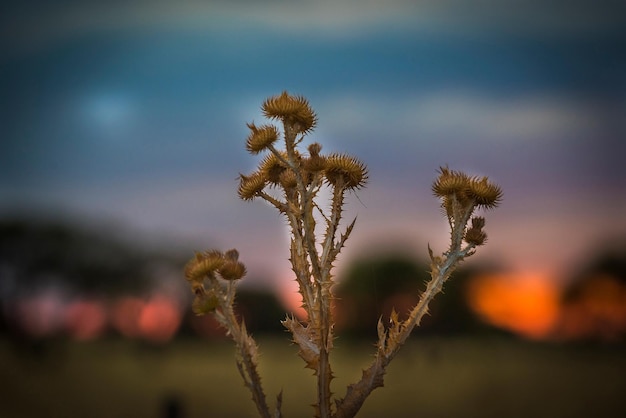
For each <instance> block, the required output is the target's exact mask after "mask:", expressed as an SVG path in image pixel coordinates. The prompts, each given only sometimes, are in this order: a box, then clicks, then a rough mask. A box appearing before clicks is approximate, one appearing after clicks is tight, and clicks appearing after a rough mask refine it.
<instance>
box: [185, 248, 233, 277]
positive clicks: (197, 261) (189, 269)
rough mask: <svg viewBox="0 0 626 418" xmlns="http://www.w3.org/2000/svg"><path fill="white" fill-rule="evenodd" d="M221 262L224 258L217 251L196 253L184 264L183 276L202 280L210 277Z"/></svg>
mask: <svg viewBox="0 0 626 418" xmlns="http://www.w3.org/2000/svg"><path fill="white" fill-rule="evenodd" d="M223 263H224V259H223V256H222V254H221V253H220V252H219V251H208V252H206V253H204V254H202V253H196V256H195V257H194V258H192V259H191V260H190V261H189V262H188V263H187V265H186V266H185V277H186V278H187V280H189V281H202V280H204V279H205V278H206V277H210V276H211V275H212V274H213V273H214V272H215V271H216V270H217V269H219V268H220V267H221V266H222V264H223Z"/></svg>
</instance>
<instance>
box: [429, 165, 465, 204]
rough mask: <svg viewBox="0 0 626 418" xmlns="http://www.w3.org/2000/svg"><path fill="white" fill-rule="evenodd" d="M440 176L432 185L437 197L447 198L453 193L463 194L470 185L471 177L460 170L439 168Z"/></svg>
mask: <svg viewBox="0 0 626 418" xmlns="http://www.w3.org/2000/svg"><path fill="white" fill-rule="evenodd" d="M439 171H440V174H439V177H437V179H436V180H435V181H434V183H433V185H432V191H433V193H434V194H435V196H437V197H441V198H445V197H449V196H451V195H457V196H459V195H462V194H464V193H465V192H466V190H467V188H468V187H469V183H470V179H469V177H468V176H467V175H466V174H464V173H461V172H459V171H453V170H450V169H448V168H447V167H441V168H440V169H439Z"/></svg>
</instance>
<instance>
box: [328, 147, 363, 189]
mask: <svg viewBox="0 0 626 418" xmlns="http://www.w3.org/2000/svg"><path fill="white" fill-rule="evenodd" d="M324 174H325V175H326V180H328V182H329V183H330V184H332V185H333V186H337V185H339V184H342V185H343V187H344V188H346V189H358V188H361V187H363V186H364V185H365V183H366V182H367V168H366V167H365V165H364V164H363V163H362V162H360V161H359V160H358V159H357V158H355V157H352V156H349V155H345V154H332V155H329V156H328V157H326V169H325V171H324Z"/></svg>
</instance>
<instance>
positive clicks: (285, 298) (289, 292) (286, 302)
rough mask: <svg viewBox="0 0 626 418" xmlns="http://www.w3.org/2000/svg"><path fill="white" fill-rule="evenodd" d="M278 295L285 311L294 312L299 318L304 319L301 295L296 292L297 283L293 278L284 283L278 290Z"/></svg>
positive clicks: (304, 312)
mask: <svg viewBox="0 0 626 418" xmlns="http://www.w3.org/2000/svg"><path fill="white" fill-rule="evenodd" d="M278 296H279V298H280V301H281V303H282V304H283V306H284V307H285V310H286V311H287V313H289V314H294V315H295V316H296V317H297V318H298V319H300V320H305V319H306V317H307V314H306V311H305V310H304V308H303V307H302V296H301V295H300V293H298V284H297V283H296V282H295V281H294V280H290V281H289V282H287V283H285V284H284V285H283V286H282V287H281V288H280V290H279V291H278Z"/></svg>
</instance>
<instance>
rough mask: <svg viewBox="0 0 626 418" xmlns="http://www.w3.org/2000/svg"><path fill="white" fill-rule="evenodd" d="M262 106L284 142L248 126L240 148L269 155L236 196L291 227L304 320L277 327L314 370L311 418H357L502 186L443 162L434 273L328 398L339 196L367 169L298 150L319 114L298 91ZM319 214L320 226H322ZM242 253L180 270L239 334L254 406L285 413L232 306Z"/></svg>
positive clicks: (203, 308)
mask: <svg viewBox="0 0 626 418" xmlns="http://www.w3.org/2000/svg"><path fill="white" fill-rule="evenodd" d="M262 110H263V114H264V115H265V116H266V117H267V118H269V119H271V120H274V121H278V122H281V124H282V139H283V141H282V144H283V145H284V148H283V147H281V148H277V146H276V144H277V143H278V142H279V139H280V137H281V131H280V130H279V129H278V128H277V127H276V126H275V125H272V124H268V125H262V126H256V125H255V124H253V123H250V124H248V128H249V129H250V134H249V136H248V138H247V140H246V149H247V150H248V151H249V152H250V153H251V154H259V153H264V154H265V156H264V158H263V159H262V160H261V162H260V163H259V165H258V167H257V170H256V171H254V172H253V173H250V174H247V175H243V174H241V175H240V179H239V188H238V194H239V197H240V198H241V199H243V200H254V199H262V200H265V201H267V202H269V203H270V204H271V205H272V206H274V207H275V208H276V209H277V210H278V211H279V212H280V213H281V214H283V215H284V216H285V218H286V220H287V223H288V225H289V228H290V233H291V244H290V259H289V260H290V262H291V266H292V269H293V272H294V274H295V280H296V281H297V283H298V287H299V292H300V295H301V296H302V307H303V308H304V310H305V311H306V313H307V320H306V321H305V322H302V321H300V320H298V319H296V318H295V317H294V316H288V317H287V318H286V319H285V320H284V321H283V325H284V326H285V328H287V329H288V330H289V331H290V332H291V334H292V337H293V341H294V342H295V343H296V344H297V345H298V347H299V355H300V357H301V358H302V359H303V360H304V362H305V366H306V367H308V368H310V369H312V370H313V371H314V375H315V376H316V378H317V399H316V402H315V404H314V408H315V416H316V417H323V418H328V417H333V418H344V417H354V416H355V415H356V413H357V412H358V411H359V409H360V408H361V406H362V405H363V402H364V401H365V399H366V398H367V397H368V396H369V394H370V393H371V392H372V391H373V390H374V389H376V388H377V387H380V386H382V385H383V379H384V375H385V372H386V369H387V366H388V365H389V363H390V362H391V360H393V358H394V357H395V355H396V354H397V353H398V351H399V350H400V348H401V347H402V345H403V344H404V343H405V342H406V340H407V338H408V337H409V335H410V334H411V332H412V330H413V329H414V328H415V327H416V326H417V325H419V323H420V321H421V319H422V317H423V316H424V315H425V314H426V313H427V312H428V305H429V303H430V301H431V300H432V299H433V297H434V296H435V295H436V294H437V293H439V292H440V291H441V290H442V286H443V284H444V283H445V281H446V280H447V279H448V278H449V277H450V275H451V274H452V272H453V271H454V269H455V268H456V267H457V266H458V264H459V263H460V262H461V261H462V260H463V259H465V258H466V257H469V256H470V255H472V254H474V252H475V251H476V247H478V246H480V245H483V244H484V243H485V242H486V239H487V235H486V233H485V231H484V229H483V228H484V226H485V219H484V218H483V217H478V216H473V215H474V213H475V211H476V209H479V208H484V209H490V208H494V207H496V206H497V205H498V203H499V202H500V200H501V198H502V191H501V190H500V188H499V187H498V186H496V185H495V184H493V183H491V182H490V181H489V179H488V178H486V177H470V176H468V175H466V174H464V173H461V172H458V171H453V170H450V169H448V168H441V169H440V173H439V176H438V178H437V179H436V180H435V182H434V183H433V186H432V191H433V193H434V194H435V196H437V197H438V198H440V199H441V206H442V208H443V211H444V213H445V215H446V217H447V218H448V222H449V224H450V232H451V235H450V247H449V248H448V250H447V251H445V252H444V253H442V254H441V255H434V254H433V251H432V250H431V249H430V247H429V248H428V251H429V254H430V260H431V263H430V266H431V279H430V280H429V281H428V283H427V285H426V290H425V291H424V292H423V293H422V294H421V297H420V299H419V302H418V303H417V305H416V306H415V307H414V308H413V309H412V310H411V312H410V314H409V316H408V317H407V319H406V320H404V321H400V320H399V319H398V315H397V314H396V313H395V312H393V313H392V315H391V321H390V324H388V325H387V326H385V325H384V324H383V323H382V321H379V322H378V343H377V349H376V354H375V358H374V361H373V362H372V364H371V365H370V366H369V367H368V368H366V369H365V370H364V371H363V374H362V377H361V379H360V380H359V381H357V382H355V383H353V384H351V385H349V386H348V388H347V391H346V393H345V396H344V397H343V398H338V399H333V394H332V393H331V390H330V382H331V380H332V378H333V372H332V369H331V364H330V359H329V354H330V352H331V350H332V348H333V339H334V335H333V324H334V322H333V318H332V314H331V300H332V293H331V288H332V286H333V285H334V284H335V282H334V278H333V276H332V268H333V264H334V262H335V260H336V258H337V256H338V255H339V253H340V251H341V249H342V248H343V246H344V245H345V243H346V240H347V239H348V238H349V236H350V233H351V232H352V229H353V227H354V224H355V220H356V219H355V220H352V222H351V223H350V224H348V226H347V227H345V229H344V230H343V232H340V224H341V220H342V211H343V206H344V198H345V195H346V193H347V192H349V191H353V190H356V189H359V188H361V187H363V186H364V185H365V183H366V181H367V177H368V173H367V168H366V167H365V165H364V164H363V163H361V162H360V161H359V160H358V159H357V158H355V157H352V156H349V155H346V154H338V153H334V154H328V155H324V154H322V153H321V150H322V146H321V145H320V144H318V143H312V144H310V145H309V146H308V147H307V149H306V151H303V150H302V149H301V145H302V142H303V140H304V137H305V136H306V135H307V134H308V133H310V132H311V131H312V130H313V128H314V127H315V124H316V122H317V116H316V115H315V113H314V112H313V110H312V109H311V107H310V105H309V103H308V101H307V100H306V99H305V98H304V97H300V96H292V95H289V94H288V93H286V92H283V93H282V94H280V95H278V96H274V97H271V98H269V99H267V100H265V102H264V103H263V105H262ZM323 188H327V189H329V191H330V193H329V196H330V198H329V199H330V202H320V200H321V199H322V198H321V193H320V191H321V190H322V189H323ZM316 215H317V216H316ZM318 221H319V222H320V223H321V224H322V225H320V226H318V225H317V222H318ZM238 258H239V254H238V252H237V251H236V250H229V251H227V252H225V253H222V252H220V251H215V250H212V251H207V252H204V253H197V254H196V255H195V257H194V258H192V259H191V260H190V261H189V263H188V264H187V266H186V268H185V277H186V278H187V280H188V281H189V283H190V286H191V290H192V292H193V293H194V295H195V299H194V302H193V306H192V308H193V311H194V312H195V313H196V314H198V315H203V314H207V313H210V314H212V315H213V316H214V317H215V318H216V320H217V321H218V322H219V324H220V325H221V326H223V327H224V328H225V329H226V331H227V334H228V335H229V336H230V337H231V338H232V339H233V341H234V342H235V345H236V352H237V358H236V361H237V368H238V370H239V373H240V374H241V376H242V378H243V380H244V383H245V385H246V387H248V389H249V390H250V392H251V394H252V399H253V401H254V403H255V405H256V407H257V410H258V411H259V414H260V415H261V416H262V417H270V416H274V417H282V412H281V400H282V394H279V395H278V397H277V402H276V406H275V408H274V410H273V413H272V411H271V410H270V408H269V406H268V403H267V400H266V395H265V393H264V391H263V387H262V384H261V377H260V376H259V373H258V371H257V365H258V356H257V345H256V343H255V341H254V340H253V338H252V337H251V336H250V335H249V334H248V332H247V331H246V327H245V324H244V322H243V320H242V319H239V318H237V316H236V315H235V313H234V309H233V304H234V301H235V283H236V282H237V281H238V280H239V279H241V278H242V277H243V276H244V274H245V272H246V270H245V267H244V265H243V264H242V263H241V262H240V261H239V259H238Z"/></svg>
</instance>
